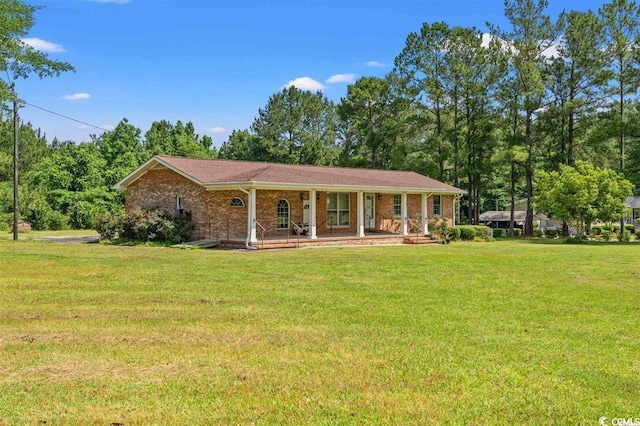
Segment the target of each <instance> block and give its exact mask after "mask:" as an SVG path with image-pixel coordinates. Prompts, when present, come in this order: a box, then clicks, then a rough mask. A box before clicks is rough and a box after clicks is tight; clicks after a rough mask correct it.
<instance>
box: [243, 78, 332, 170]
mask: <svg viewBox="0 0 640 426" xmlns="http://www.w3.org/2000/svg"><path fill="white" fill-rule="evenodd" d="M336 123H337V118H336V111H335V105H334V104H333V102H331V101H329V100H328V99H327V98H326V97H325V96H324V95H323V94H322V93H321V92H317V93H311V92H308V91H303V90H300V89H298V88H297V87H295V86H290V87H286V88H284V89H282V91H281V92H279V93H276V94H275V95H272V96H271V97H269V100H268V101H267V105H266V106H265V108H264V109H260V110H259V111H258V117H256V119H255V120H254V122H253V124H252V126H251V130H252V131H253V132H254V133H255V135H256V136H258V137H259V138H260V143H261V145H262V148H263V149H264V150H265V152H266V154H267V158H266V159H267V160H268V161H274V162H279V163H292V164H316V165H330V164H333V163H334V162H335V159H336V157H337V152H338V147H337V144H336V142H337V133H336V127H337V124H336Z"/></svg>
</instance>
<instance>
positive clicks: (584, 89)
mask: <svg viewBox="0 0 640 426" xmlns="http://www.w3.org/2000/svg"><path fill="white" fill-rule="evenodd" d="M564 19H565V21H566V28H565V32H564V36H563V37H562V38H561V39H560V40H559V44H558V46H557V51H558V56H557V57H555V58H554V59H553V60H552V61H551V62H550V64H549V73H550V76H551V83H550V91H551V102H550V104H549V105H548V106H547V108H546V111H545V112H544V113H543V114H542V115H541V122H542V125H543V126H544V129H543V131H544V132H545V133H547V134H548V135H549V136H550V137H549V138H548V141H549V144H548V145H547V146H548V148H547V149H546V152H548V154H549V155H548V166H547V167H549V168H555V167H557V165H558V164H567V165H570V166H571V165H573V164H574V163H575V160H576V157H578V158H580V157H582V159H584V158H585V157H586V155H585V154H586V151H587V147H586V145H587V143H588V139H587V138H586V137H585V136H586V134H587V131H588V129H589V126H590V124H591V118H592V117H593V116H594V114H595V112H596V110H597V108H601V107H602V106H603V98H604V96H603V93H604V89H605V85H606V83H607V79H608V75H607V74H608V73H607V72H606V67H607V55H606V52H605V49H604V47H605V38H604V30H603V26H602V21H601V20H600V19H599V18H598V16H597V15H596V14H595V13H593V12H592V11H588V12H576V11H571V12H569V13H567V14H566V15H565V16H564ZM598 143H602V141H598ZM580 148H581V149H580ZM581 153H582V155H581Z"/></svg>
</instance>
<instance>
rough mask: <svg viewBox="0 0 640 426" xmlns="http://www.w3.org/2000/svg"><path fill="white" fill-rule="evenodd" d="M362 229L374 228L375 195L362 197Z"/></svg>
mask: <svg viewBox="0 0 640 426" xmlns="http://www.w3.org/2000/svg"><path fill="white" fill-rule="evenodd" d="M364 227H365V228H367V229H374V228H375V227H376V194H365V195H364Z"/></svg>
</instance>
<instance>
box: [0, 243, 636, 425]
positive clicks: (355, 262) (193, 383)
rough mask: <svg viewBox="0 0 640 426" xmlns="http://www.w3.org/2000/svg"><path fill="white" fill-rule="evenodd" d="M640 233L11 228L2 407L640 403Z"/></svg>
mask: <svg viewBox="0 0 640 426" xmlns="http://www.w3.org/2000/svg"><path fill="white" fill-rule="evenodd" d="M639 295H640V251H639V247H638V246H637V245H633V244H627V245H624V244H609V245H567V244H541V243H535V242H526V241H525V242H520V241H504V242H495V243H468V244H467V243H456V244H451V245H449V246H418V247H413V246H401V247H353V248H322V249H306V250H284V251H271V252H269V251H259V252H246V251H205V250H192V251H184V250H176V249H168V248H147V247H114V246H104V245H100V244H83V245H67V244H55V243H44V242H33V241H29V242H17V243H16V242H10V241H0V424H7V425H14V424H15V425H23V424H39V423H40V424H42V423H43V422H46V424H49V425H51V424H53V425H57V424H110V423H123V424H125V425H134V424H145V425H146V424H195V425H198V424H256V425H259V424H486V425H494V424H583V425H590V424H597V421H598V419H599V418H600V417H602V416H606V417H608V418H614V417H624V418H628V417H636V418H637V417H640V315H639V312H640V298H639V297H638V296H639Z"/></svg>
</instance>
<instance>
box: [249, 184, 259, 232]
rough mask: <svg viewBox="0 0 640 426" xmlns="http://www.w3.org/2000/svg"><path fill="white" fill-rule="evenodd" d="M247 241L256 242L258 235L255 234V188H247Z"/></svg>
mask: <svg viewBox="0 0 640 426" xmlns="http://www.w3.org/2000/svg"><path fill="white" fill-rule="evenodd" d="M248 210H249V211H248V214H247V216H249V242H252V243H257V242H258V237H257V235H256V190H255V188H254V189H250V190H249V209H248Z"/></svg>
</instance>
